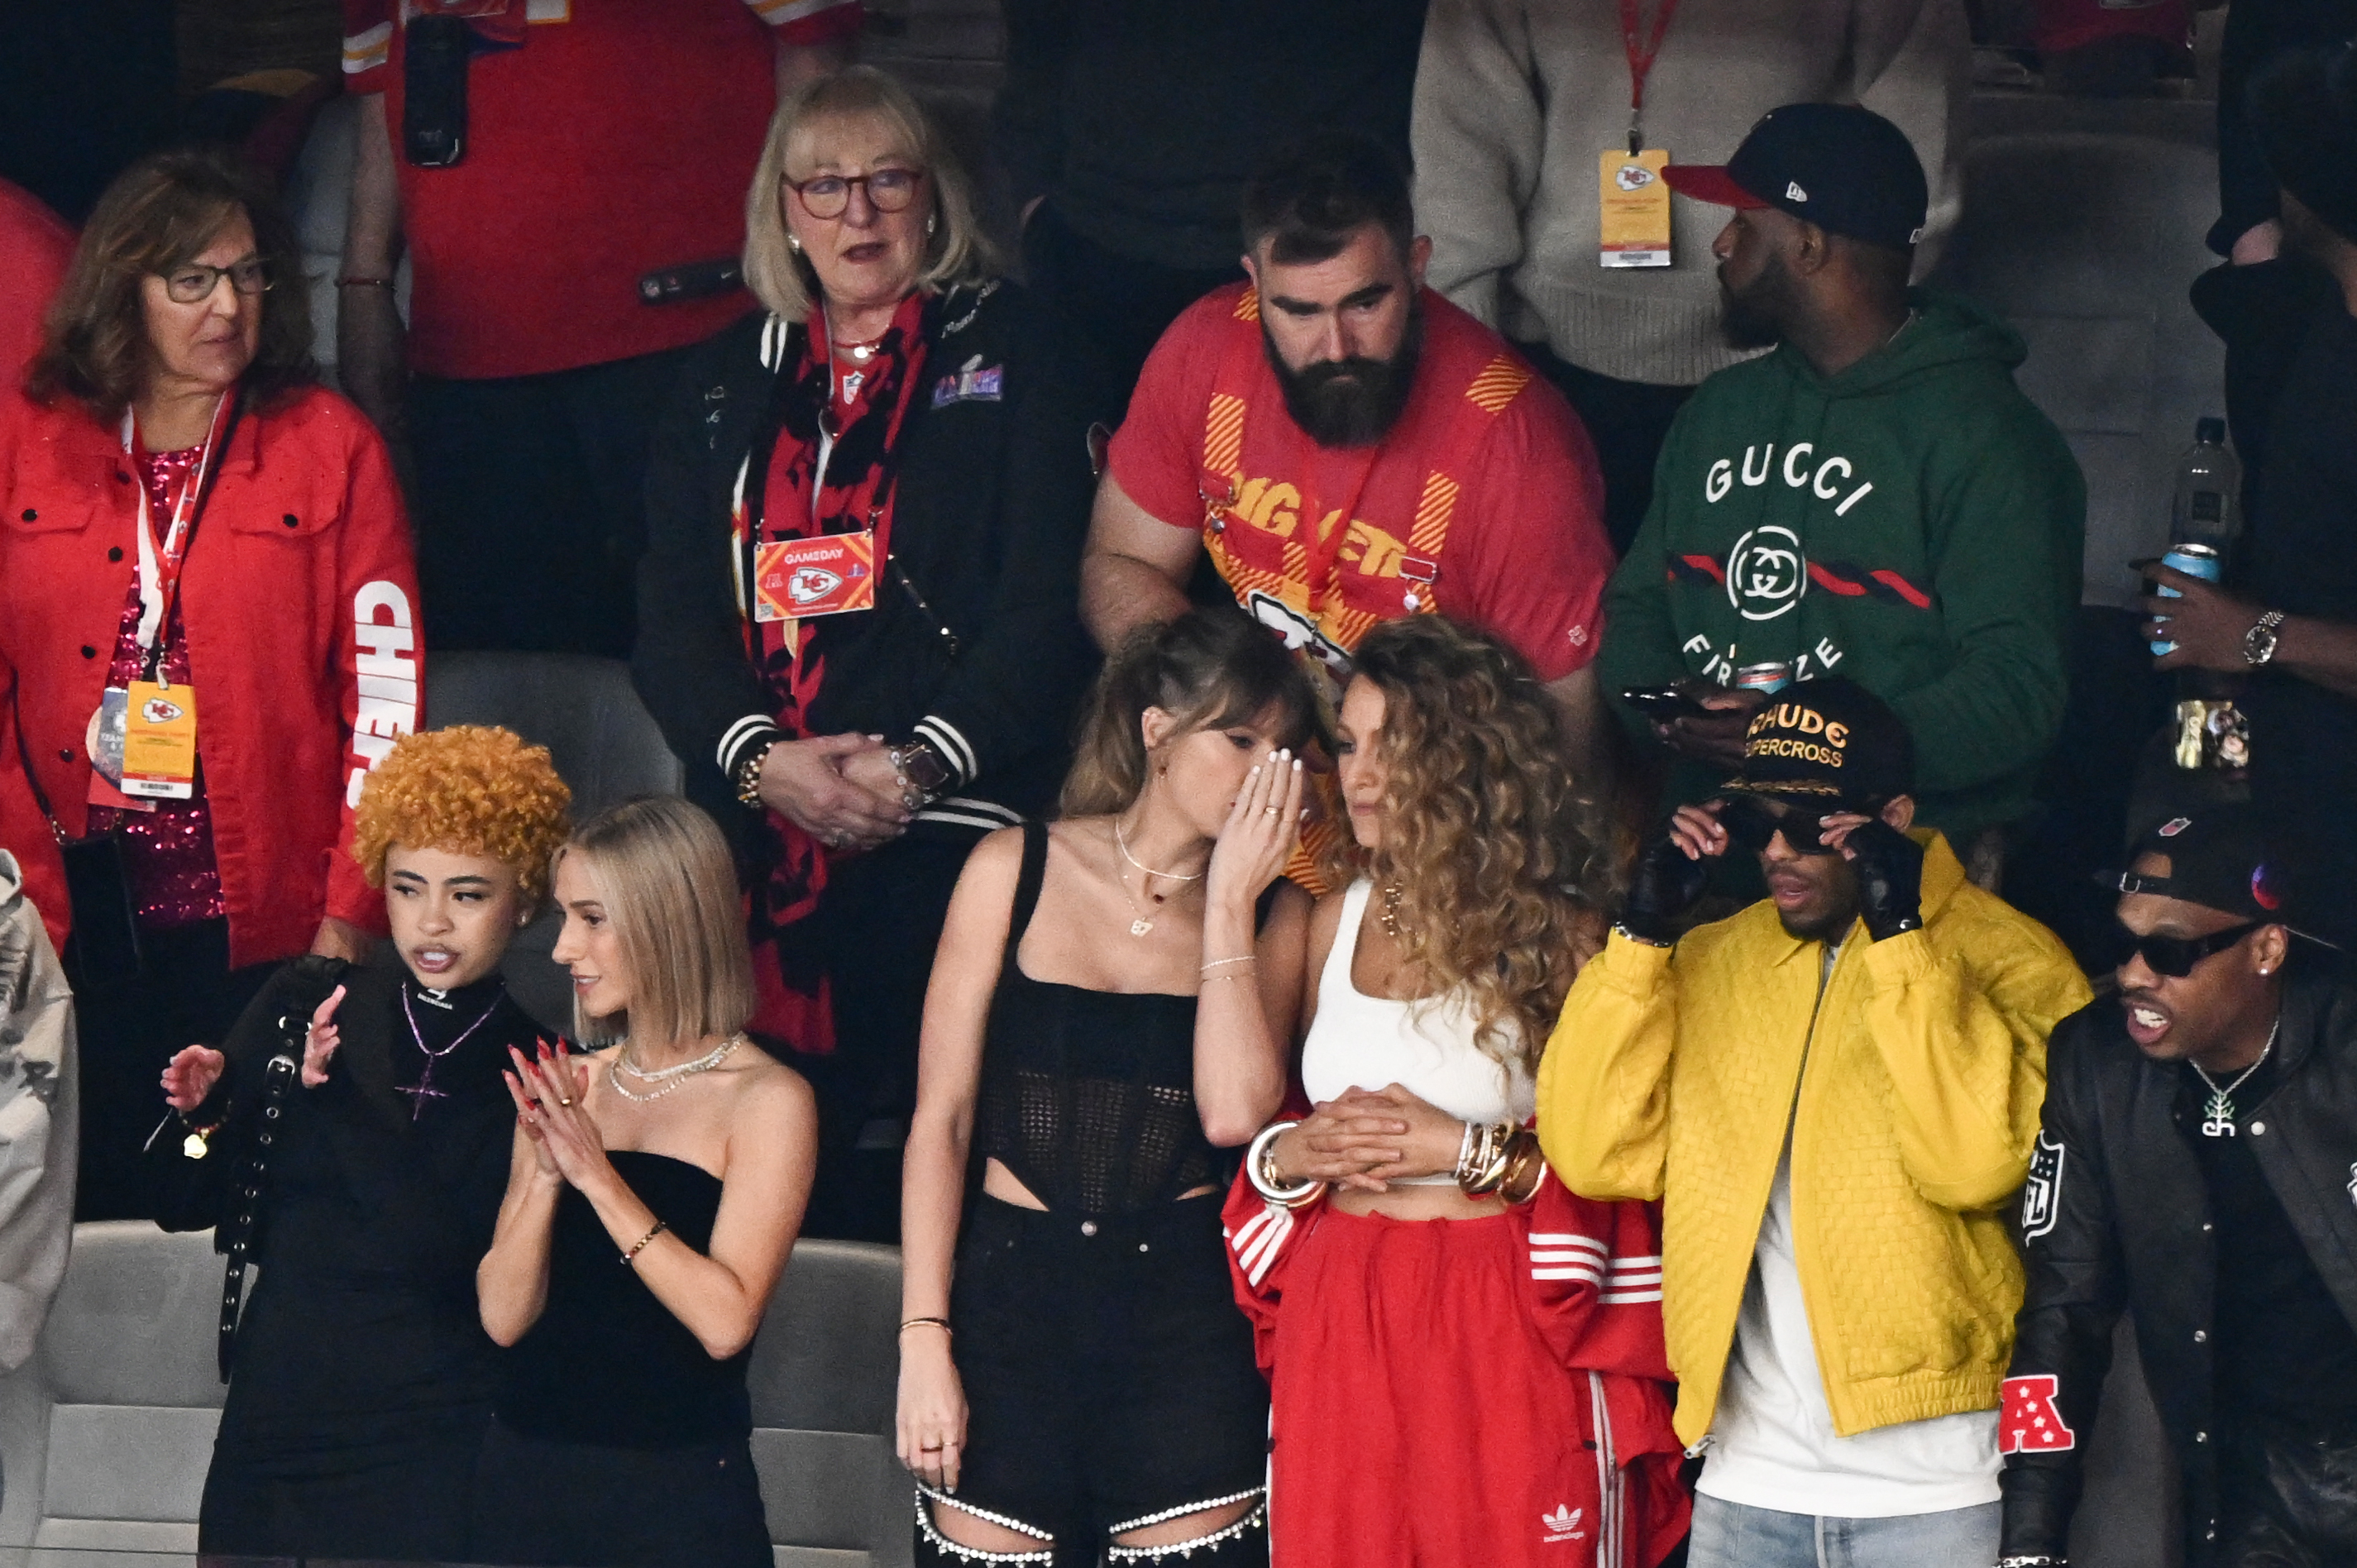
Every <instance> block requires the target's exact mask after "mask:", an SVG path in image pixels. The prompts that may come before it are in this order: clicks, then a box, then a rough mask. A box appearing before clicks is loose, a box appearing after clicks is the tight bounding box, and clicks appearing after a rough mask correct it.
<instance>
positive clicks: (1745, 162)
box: [1662, 103, 1932, 251]
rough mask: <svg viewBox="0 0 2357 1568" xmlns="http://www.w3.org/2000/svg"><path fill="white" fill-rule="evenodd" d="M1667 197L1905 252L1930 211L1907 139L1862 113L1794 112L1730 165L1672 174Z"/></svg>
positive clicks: (1757, 130) (1842, 109)
mask: <svg viewBox="0 0 2357 1568" xmlns="http://www.w3.org/2000/svg"><path fill="white" fill-rule="evenodd" d="M1662 177H1663V179H1664V180H1667V181H1668V182H1669V186H1670V188H1671V189H1672V190H1674V191H1676V192H1678V194H1680V195H1681V196H1690V197H1693V198H1694V199H1695V200H1696V201H1707V202H1711V203H1713V204H1715V205H1717V206H1720V207H1742V208H1760V207H1773V208H1776V209H1779V210H1781V211H1784V212H1789V213H1791V214H1792V216H1793V217H1795V218H1805V219H1806V220H1809V221H1810V222H1812V223H1814V224H1815V225H1817V227H1819V228H1820V229H1823V230H1824V231H1825V232H1827V233H1828V234H1846V235H1847V236H1848V237H1849V238H1851V239H1853V240H1863V241H1864V242H1867V244H1869V245H1882V246H1886V247H1888V248H1889V249H1891V250H1894V251H1904V250H1908V249H1910V247H1912V246H1913V245H1914V243H1915V242H1917V241H1918V240H1921V238H1922V237H1923V224H1924V221H1925V220H1926V219H1927V218H1928V217H1929V215H1930V212H1931V207H1932V193H1931V188H1930V186H1929V185H1928V184H1927V183H1926V182H1925V180H1924V178H1923V161H1922V160H1921V158H1919V157H1917V156H1915V149H1914V147H1913V146H1912V145H1910V143H1909V142H1908V140H1907V136H1906V134H1905V133H1904V132H1902V131H1900V128H1899V127H1898V126H1896V125H1894V124H1891V123H1890V122H1889V121H1888V120H1886V119H1884V118H1883V117H1882V116H1881V115H1879V114H1877V113H1875V112H1874V111H1873V110H1871V109H1862V108H1860V107H1858V106H1857V104H1855V103H1787V104H1785V105H1784V106H1783V107H1782V108H1781V109H1770V111H1768V113H1766V114H1764V115H1762V116H1761V117H1760V123H1759V124H1756V125H1754V126H1752V127H1751V133H1750V134H1749V135H1747V136H1745V137H1744V138H1743V145H1741V146H1739V147H1738V148H1736V149H1735V156H1733V157H1731V158H1729V159H1727V162H1726V163H1724V164H1672V165H1670V166H1669V167H1667V168H1665V169H1663V171H1662Z"/></svg>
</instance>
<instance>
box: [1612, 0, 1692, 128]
mask: <svg viewBox="0 0 2357 1568" xmlns="http://www.w3.org/2000/svg"><path fill="white" fill-rule="evenodd" d="M1643 6H1644V0H1620V42H1621V47H1622V48H1625V49H1627V51H1628V54H1629V156H1631V157H1632V158H1633V157H1635V156H1637V155H1638V154H1639V153H1641V152H1642V151H1644V149H1645V142H1644V136H1643V134H1641V132H1640V131H1639V129H1638V122H1639V121H1641V120H1642V119H1643V118H1644V114H1645V79H1646V78H1647V77H1649V76H1651V75H1652V74H1653V61H1655V60H1656V59H1660V58H1661V54H1662V40H1663V38H1666V37H1668V36H1669V31H1670V18H1671V17H1672V16H1676V15H1677V12H1678V0H1654V6H1655V8H1654V11H1653V25H1652V28H1651V29H1647V28H1646V27H1645V26H1644V11H1643Z"/></svg>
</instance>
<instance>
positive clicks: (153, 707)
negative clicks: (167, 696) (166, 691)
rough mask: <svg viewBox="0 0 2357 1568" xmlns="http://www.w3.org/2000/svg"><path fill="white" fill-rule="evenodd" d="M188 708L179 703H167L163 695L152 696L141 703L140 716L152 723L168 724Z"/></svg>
mask: <svg viewBox="0 0 2357 1568" xmlns="http://www.w3.org/2000/svg"><path fill="white" fill-rule="evenodd" d="M187 711H188V710H187V709H185V708H183V707H181V706H180V704H179V703H167V702H166V701H165V700H164V699H163V698H161V697H150V698H148V699H147V700H146V701H145V702H144V703H140V704H139V716H140V717H141V718H143V719H145V720H146V721H147V722H148V723H149V724H151V725H167V724H170V723H171V722H172V721H173V720H174V719H177V718H178V717H179V716H180V715H181V714H184V713H186V712H187Z"/></svg>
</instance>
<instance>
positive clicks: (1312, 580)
mask: <svg viewBox="0 0 2357 1568" xmlns="http://www.w3.org/2000/svg"><path fill="white" fill-rule="evenodd" d="M1287 423H1288V424H1289V423H1291V421H1290V419H1289V418H1288V420H1287ZM1381 456H1383V443H1381V442H1380V441H1379V442H1377V443H1376V444H1375V445H1374V446H1373V447H1372V448H1371V449H1370V450H1369V451H1368V453H1367V460H1366V462H1365V463H1363V464H1361V466H1360V468H1359V475H1358V479H1357V482H1355V483H1354V484H1352V485H1351V499H1350V500H1349V502H1348V503H1346V504H1345V505H1344V506H1343V508H1342V510H1340V511H1339V512H1337V513H1335V514H1334V526H1333V528H1332V530H1331V531H1330V532H1328V533H1327V534H1325V535H1324V536H1322V537H1321V536H1320V535H1319V534H1318V523H1319V522H1321V521H1324V520H1323V519H1322V518H1310V517H1304V519H1303V520H1302V521H1305V522H1307V523H1308V525H1309V530H1310V535H1309V541H1308V546H1307V548H1306V559H1305V560H1304V562H1303V567H1304V570H1305V571H1306V572H1307V574H1308V578H1309V581H1308V590H1309V613H1310V614H1311V615H1312V616H1318V615H1322V614H1323V613H1325V608H1326V585H1327V583H1328V581H1329V579H1330V578H1331V577H1332V576H1333V575H1334V558H1335V557H1336V556H1337V555H1339V554H1340V553H1341V552H1342V542H1343V541H1344V540H1345V539H1346V538H1348V537H1349V536H1350V532H1351V519H1352V518H1355V517H1357V516H1358V515H1359V503H1360V502H1361V500H1363V499H1366V494H1367V480H1368V479H1369V478H1371V477H1372V475H1373V473H1374V471H1375V461H1376V459H1377V458H1379V457H1381ZM1325 499H1326V498H1325V497H1324V496H1323V495H1320V496H1319V497H1318V500H1319V501H1320V502H1323V501H1324V500H1325Z"/></svg>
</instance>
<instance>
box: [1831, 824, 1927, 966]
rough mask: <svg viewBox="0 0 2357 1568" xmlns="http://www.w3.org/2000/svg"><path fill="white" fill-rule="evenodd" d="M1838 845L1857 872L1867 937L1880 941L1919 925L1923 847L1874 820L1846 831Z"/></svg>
mask: <svg viewBox="0 0 2357 1568" xmlns="http://www.w3.org/2000/svg"><path fill="white" fill-rule="evenodd" d="M1844 847H1845V848H1846V849H1848V850H1849V851H1850V852H1851V854H1850V863H1849V865H1850V869H1851V870H1852V871H1854V872H1856V873H1857V897H1858V913H1859V914H1860V915H1862V916H1864V917H1865V918H1866V932H1867V935H1868V936H1870V937H1872V938H1873V939H1874V940H1876V941H1878V942H1879V941H1886V940H1889V939H1890V938H1892V937H1895V936H1897V935H1899V934H1900V932H1901V931H1915V930H1921V929H1922V927H1923V846H1922V845H1921V844H1919V843H1916V842H1915V841H1914V840H1913V839H1910V838H1909V837H1908V836H1907V835H1906V834H1905V833H1902V832H1900V831H1899V830H1898V829H1897V828H1894V827H1892V826H1891V825H1890V824H1889V822H1884V821H1882V820H1881V819H1880V818H1878V817H1876V818H1870V819H1868V820H1867V821H1866V822H1860V823H1859V824H1858V825H1857V826H1856V827H1854V828H1852V829H1850V831H1849V837H1848V839H1847V840H1846V841H1845V843H1844Z"/></svg>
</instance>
